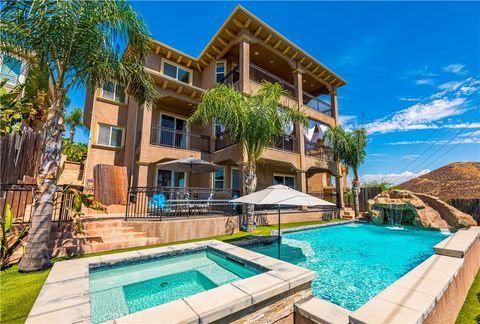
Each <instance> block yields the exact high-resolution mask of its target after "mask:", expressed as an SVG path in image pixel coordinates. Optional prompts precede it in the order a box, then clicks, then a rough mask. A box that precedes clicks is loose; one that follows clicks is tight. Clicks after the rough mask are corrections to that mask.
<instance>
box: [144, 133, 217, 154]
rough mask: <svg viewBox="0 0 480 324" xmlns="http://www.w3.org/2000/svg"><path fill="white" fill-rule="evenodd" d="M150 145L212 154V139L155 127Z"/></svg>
mask: <svg viewBox="0 0 480 324" xmlns="http://www.w3.org/2000/svg"><path fill="white" fill-rule="evenodd" d="M150 143H151V144H152V145H160V146H167V147H173V148H177V149H183V150H191V151H200V152H206V153H209V152H210V137H209V136H206V135H198V134H191V133H188V132H184V131H179V130H175V129H171V128H164V127H160V126H153V127H152V132H151V138H150Z"/></svg>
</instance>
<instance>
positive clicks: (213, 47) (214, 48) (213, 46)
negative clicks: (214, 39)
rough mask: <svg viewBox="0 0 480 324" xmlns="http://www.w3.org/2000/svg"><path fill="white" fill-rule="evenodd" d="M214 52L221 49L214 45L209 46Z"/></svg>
mask: <svg viewBox="0 0 480 324" xmlns="http://www.w3.org/2000/svg"><path fill="white" fill-rule="evenodd" d="M210 47H211V48H212V49H213V50H214V51H215V52H217V53H221V52H222V51H221V50H219V49H218V48H217V47H216V46H215V45H212V46H210Z"/></svg>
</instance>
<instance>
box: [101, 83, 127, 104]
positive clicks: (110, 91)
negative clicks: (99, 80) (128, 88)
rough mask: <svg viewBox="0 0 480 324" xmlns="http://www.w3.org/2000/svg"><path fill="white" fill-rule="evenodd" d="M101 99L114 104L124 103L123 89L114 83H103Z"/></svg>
mask: <svg viewBox="0 0 480 324" xmlns="http://www.w3.org/2000/svg"><path fill="white" fill-rule="evenodd" d="M102 98H105V99H110V100H113V101H116V102H121V103H124V102H125V87H124V86H122V85H120V84H118V83H115V82H108V81H107V82H105V83H104V84H103V89H102Z"/></svg>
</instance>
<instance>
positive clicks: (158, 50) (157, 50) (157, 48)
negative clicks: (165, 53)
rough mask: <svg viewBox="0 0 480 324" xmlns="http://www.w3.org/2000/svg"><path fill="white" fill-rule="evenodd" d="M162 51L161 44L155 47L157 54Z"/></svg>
mask: <svg viewBox="0 0 480 324" xmlns="http://www.w3.org/2000/svg"><path fill="white" fill-rule="evenodd" d="M158 53H160V46H157V47H155V55H158Z"/></svg>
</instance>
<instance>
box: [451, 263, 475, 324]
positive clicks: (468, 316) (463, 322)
mask: <svg viewBox="0 0 480 324" xmlns="http://www.w3.org/2000/svg"><path fill="white" fill-rule="evenodd" d="M455 323H456V324H470V323H471V324H475V323H480V271H478V273H477V276H476V277H475V280H474V281H473V284H472V286H471V287H470V290H469V291H468V295H467V298H466V299H465V302H464V303H463V306H462V309H461V310H460V313H459V314H458V317H457V320H456V322H455Z"/></svg>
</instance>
